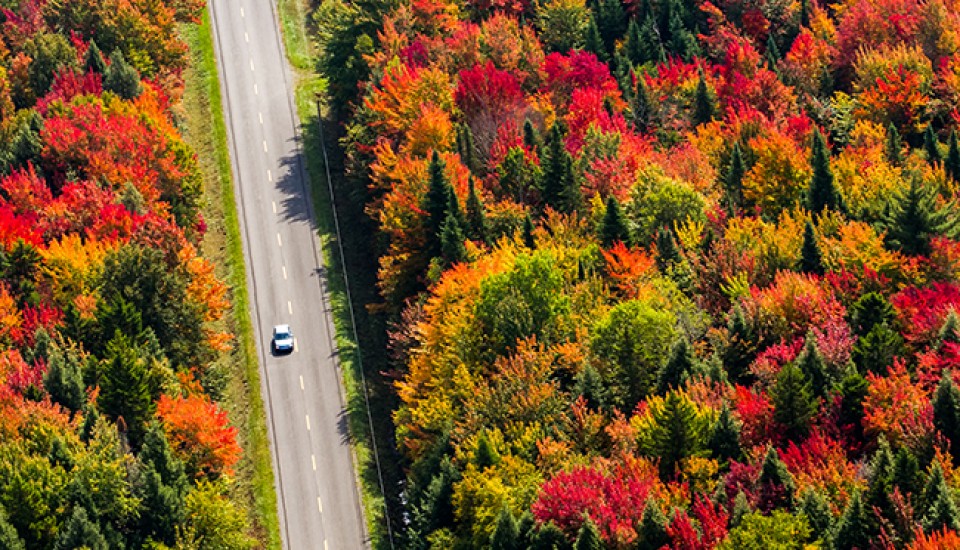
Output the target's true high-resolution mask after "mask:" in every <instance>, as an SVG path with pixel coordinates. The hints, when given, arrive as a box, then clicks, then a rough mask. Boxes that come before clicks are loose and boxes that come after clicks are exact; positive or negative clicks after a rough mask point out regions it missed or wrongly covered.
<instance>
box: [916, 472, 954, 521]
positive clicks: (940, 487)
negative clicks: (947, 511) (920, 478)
mask: <svg viewBox="0 0 960 550" xmlns="http://www.w3.org/2000/svg"><path fill="white" fill-rule="evenodd" d="M945 494H946V495H949V494H950V487H948V486H947V480H946V479H945V478H944V477H943V466H941V465H940V461H939V460H934V461H933V466H931V468H930V474H929V475H928V476H927V482H926V483H925V484H924V485H923V493H922V494H921V495H920V500H919V502H918V504H917V509H918V510H925V509H928V508H932V507H933V505H934V504H936V502H937V501H938V500H940V497H942V496H943V495H945Z"/></svg>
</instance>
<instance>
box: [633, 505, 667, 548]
mask: <svg viewBox="0 0 960 550" xmlns="http://www.w3.org/2000/svg"><path fill="white" fill-rule="evenodd" d="M639 535H640V536H639V537H638V540H637V550H660V548H663V547H664V546H666V545H668V544H670V536H669V535H668V534H667V517H666V516H664V515H663V510H661V509H660V505H659V504H657V501H655V500H653V499H648V500H647V506H646V507H645V508H644V509H643V516H642V518H641V519H640V532H639Z"/></svg>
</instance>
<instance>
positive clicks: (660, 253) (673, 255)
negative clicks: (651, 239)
mask: <svg viewBox="0 0 960 550" xmlns="http://www.w3.org/2000/svg"><path fill="white" fill-rule="evenodd" d="M682 259H683V258H682V257H681V256H680V249H679V247H677V240H676V239H675V238H674V236H673V230H672V229H670V228H669V227H661V228H660V230H659V231H657V265H659V266H660V269H667V268H669V267H671V266H675V265H677V264H679V263H680V261H681V260H682Z"/></svg>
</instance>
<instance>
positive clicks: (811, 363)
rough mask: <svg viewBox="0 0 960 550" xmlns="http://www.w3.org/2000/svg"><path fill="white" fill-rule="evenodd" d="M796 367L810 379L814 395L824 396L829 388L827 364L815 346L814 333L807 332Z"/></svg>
mask: <svg viewBox="0 0 960 550" xmlns="http://www.w3.org/2000/svg"><path fill="white" fill-rule="evenodd" d="M796 364H797V367H798V368H799V369H800V372H802V373H803V374H804V376H806V377H807V379H808V380H810V386H811V389H813V396H814V397H826V396H827V390H828V389H830V388H829V386H830V381H829V379H828V375H827V364H826V361H825V360H824V359H823V355H822V354H821V353H820V349H819V348H817V338H816V336H814V334H813V333H812V332H811V333H808V334H807V339H806V341H805V342H804V345H803V350H801V351H800V355H798V356H797V359H796Z"/></svg>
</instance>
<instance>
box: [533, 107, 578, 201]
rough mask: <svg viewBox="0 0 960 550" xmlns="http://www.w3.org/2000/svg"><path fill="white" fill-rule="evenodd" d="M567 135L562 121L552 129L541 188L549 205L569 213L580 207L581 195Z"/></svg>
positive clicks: (544, 161)
mask: <svg viewBox="0 0 960 550" xmlns="http://www.w3.org/2000/svg"><path fill="white" fill-rule="evenodd" d="M565 136H566V131H565V130H564V128H563V125H562V123H560V122H557V123H555V124H554V125H553V128H551V129H550V138H549V139H548V140H547V154H546V158H545V159H544V160H543V175H542V179H541V183H540V190H541V193H542V195H543V200H544V202H545V203H546V204H547V205H548V206H551V207H553V208H554V209H556V210H557V211H559V212H565V213H569V212H574V211H576V210H577V209H578V208H579V207H580V201H581V195H580V186H579V184H578V183H577V180H576V177H575V175H574V173H573V157H571V156H570V152H569V151H567V147H566V145H565Z"/></svg>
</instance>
